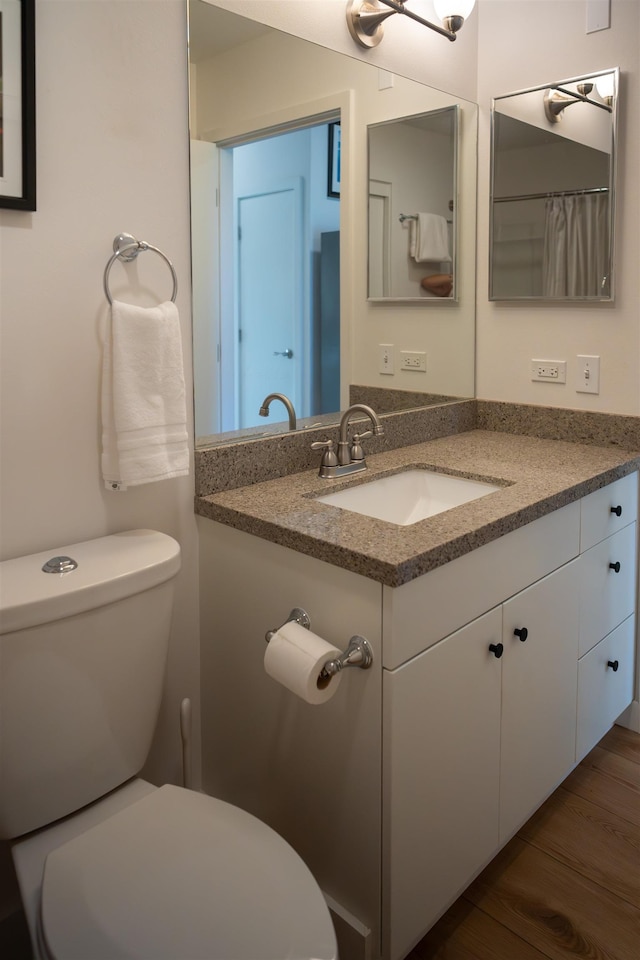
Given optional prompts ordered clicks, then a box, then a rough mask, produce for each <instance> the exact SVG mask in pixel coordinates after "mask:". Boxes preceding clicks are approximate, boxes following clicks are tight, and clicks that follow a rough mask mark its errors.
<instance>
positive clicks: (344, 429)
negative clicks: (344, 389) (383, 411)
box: [311, 403, 384, 479]
mask: <svg viewBox="0 0 640 960" xmlns="http://www.w3.org/2000/svg"><path fill="white" fill-rule="evenodd" d="M356 413H364V414H365V416H367V417H369V419H370V420H371V423H372V426H373V430H366V431H365V432H364V433H354V435H353V437H352V439H351V440H349V436H348V431H349V423H350V421H351V418H352V416H353V415H354V414H356ZM383 436H384V427H383V426H382V424H381V423H380V419H379V417H378V414H377V413H376V412H375V410H372V408H371V407H368V406H367V405H366V403H354V404H352V406H350V407H349V408H348V409H347V410H345V412H344V413H343V414H342V419H341V420H340V434H339V440H338V453H337V455H336V453H335V452H334V449H333V447H334V443H333V440H319V441H317V442H316V443H312V444H311V449H312V450H324V453H323V455H322V462H321V463H320V476H321V477H325V478H327V479H332V478H333V477H344V476H347V475H348V474H350V473H360V471H361V470H366V469H367V463H366V461H365V459H364V452H363V450H362V446H361V443H360V441H361V440H366V438H367V437H383Z"/></svg>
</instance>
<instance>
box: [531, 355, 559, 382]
mask: <svg viewBox="0 0 640 960" xmlns="http://www.w3.org/2000/svg"><path fill="white" fill-rule="evenodd" d="M531 379H532V380H544V381H545V382H553V383H566V382H567V361H566V360H532V361H531Z"/></svg>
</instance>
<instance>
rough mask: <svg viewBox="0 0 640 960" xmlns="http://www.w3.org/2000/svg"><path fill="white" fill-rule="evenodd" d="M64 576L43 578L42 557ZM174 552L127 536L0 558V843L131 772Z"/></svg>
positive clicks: (145, 721)
mask: <svg viewBox="0 0 640 960" xmlns="http://www.w3.org/2000/svg"><path fill="white" fill-rule="evenodd" d="M61 556H62V557H70V558H72V560H73V561H75V563H76V564H77V566H76V567H75V568H74V569H65V568H69V567H71V564H66V563H62V564H61V565H60V564H58V563H55V564H54V568H56V569H57V568H58V567H60V566H61V567H62V568H63V572H54V573H46V572H44V570H43V566H44V565H45V563H46V562H47V561H49V560H51V559H52V558H54V557H55V558H56V559H59V558H60V557H61ZM179 569H180V546H179V544H178V543H177V542H176V541H175V540H173V539H172V538H171V537H169V536H166V534H163V533H158V532H156V531H154V530H128V531H126V532H124V533H117V534H114V535H112V536H108V537H100V538H99V539H97V540H89V541H85V542H84V543H74V544H71V545H68V546H64V547H61V548H57V549H55V550H48V551H45V552H43V553H38V554H33V555H31V556H28V557H20V558H18V559H15V560H5V561H3V562H2V563H0V838H1V839H8V838H13V837H17V836H21V835H22V834H24V833H27V832H29V831H31V830H34V829H36V828H38V827H42V826H44V825H45V824H47V823H51V822H53V821H54V820H58V819H59V818H60V817H64V816H66V815H67V814H69V813H72V812H74V811H75V810H78V809H79V808H80V807H83V806H85V805H86V804H88V803H91V802H92V801H93V800H96V799H97V798H98V797H101V796H103V795H104V794H106V793H108V792H109V791H110V790H113V789H114V788H115V787H117V786H119V785H120V784H121V783H123V782H124V781H125V780H128V779H129V778H130V777H133V776H135V775H136V774H137V773H139V771H140V770H141V768H142V766H143V765H144V762H145V760H146V757H147V753H148V751H149V747H150V745H151V738H152V736H153V731H154V727H155V723H156V720H157V716H158V710H159V706H160V698H161V695H162V687H163V681H164V672H165V665H166V657H167V648H168V641H169V631H170V626H171V611H172V602H173V582H174V578H175V576H176V574H177V573H178V571H179Z"/></svg>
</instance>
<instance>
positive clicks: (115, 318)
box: [102, 300, 189, 490]
mask: <svg viewBox="0 0 640 960" xmlns="http://www.w3.org/2000/svg"><path fill="white" fill-rule="evenodd" d="M188 473H189V448H188V435H187V407H186V399H185V386H184V366H183V362H182V339H181V335H180V318H179V316H178V310H177V307H176V305H175V304H174V303H171V302H170V301H167V302H166V303H161V304H160V305H159V306H157V307H137V306H133V305H131V304H128V303H121V302H119V301H118V300H114V301H113V303H112V305H111V313H110V317H109V321H108V326H107V334H106V336H105V343H104V356H103V368H102V475H103V477H104V482H105V486H106V487H107V489H111V490H126V488H127V487H128V486H136V485H137V484H141V483H151V482H152V481H154V480H165V479H167V478H169V477H181V476H185V475H186V474H188Z"/></svg>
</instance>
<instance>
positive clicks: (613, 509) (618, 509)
mask: <svg viewBox="0 0 640 960" xmlns="http://www.w3.org/2000/svg"><path fill="white" fill-rule="evenodd" d="M611 513H615V515H616V517H621V516H622V507H621V506H620V504H618V506H617V507H611Z"/></svg>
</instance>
